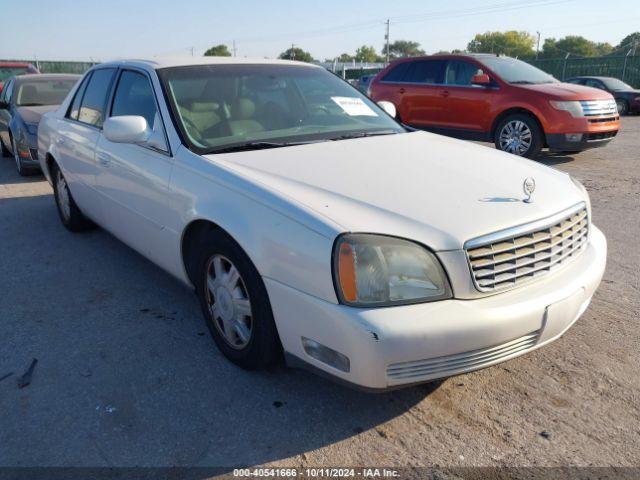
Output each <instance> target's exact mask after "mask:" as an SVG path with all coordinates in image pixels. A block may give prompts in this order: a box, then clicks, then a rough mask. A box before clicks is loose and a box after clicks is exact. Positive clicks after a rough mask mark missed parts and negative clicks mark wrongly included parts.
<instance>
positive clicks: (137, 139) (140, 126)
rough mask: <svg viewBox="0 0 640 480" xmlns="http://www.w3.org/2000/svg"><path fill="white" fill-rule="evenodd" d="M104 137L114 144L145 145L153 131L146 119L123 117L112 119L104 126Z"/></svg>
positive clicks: (136, 116) (134, 116) (132, 116)
mask: <svg viewBox="0 0 640 480" xmlns="http://www.w3.org/2000/svg"><path fill="white" fill-rule="evenodd" d="M103 131H104V136H105V137H106V138H107V140H109V141H110V142H114V143H145V142H146V141H147V140H148V139H149V137H150V136H151V130H150V129H149V125H147V121H146V120H145V118H144V117H140V116H138V115H122V116H120V117H110V118H108V119H107V120H106V121H105V122H104V125H103Z"/></svg>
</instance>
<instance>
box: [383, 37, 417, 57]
mask: <svg viewBox="0 0 640 480" xmlns="http://www.w3.org/2000/svg"><path fill="white" fill-rule="evenodd" d="M386 54H387V47H386V45H385V46H384V47H382V56H383V57H384V56H385V55H386ZM420 55H424V50H422V49H421V48H420V44H419V43H418V42H411V41H409V40H396V41H395V42H393V43H391V44H390V45H389V57H390V58H401V57H419V56H420Z"/></svg>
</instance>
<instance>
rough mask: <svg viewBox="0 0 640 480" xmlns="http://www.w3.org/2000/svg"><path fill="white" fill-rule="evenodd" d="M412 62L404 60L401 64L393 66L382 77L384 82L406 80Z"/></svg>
mask: <svg viewBox="0 0 640 480" xmlns="http://www.w3.org/2000/svg"><path fill="white" fill-rule="evenodd" d="M409 65H411V63H410V62H402V63H400V64H399V65H397V66H395V67H394V68H392V69H391V70H390V71H389V72H387V74H386V75H385V76H384V77H382V81H383V82H406V81H407V80H406V79H405V75H406V73H407V70H408V69H409Z"/></svg>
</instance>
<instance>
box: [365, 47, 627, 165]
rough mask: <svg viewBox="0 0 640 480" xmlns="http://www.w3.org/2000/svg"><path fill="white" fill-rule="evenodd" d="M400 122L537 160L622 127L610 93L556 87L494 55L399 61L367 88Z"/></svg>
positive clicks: (601, 140) (604, 139) (597, 142)
mask: <svg viewBox="0 0 640 480" xmlns="http://www.w3.org/2000/svg"><path fill="white" fill-rule="evenodd" d="M371 98H372V99H374V100H375V101H382V100H384V101H389V102H392V103H393V104H394V105H395V106H396V109H397V111H398V118H399V120H400V121H402V122H403V123H405V124H407V125H410V126H412V127H415V128H420V129H426V130H431V131H435V132H437V133H443V134H445V135H451V136H455V137H459V138H467V139H473V140H481V141H488V142H494V143H495V145H496V148H498V149H500V150H503V151H505V152H509V153H513V154H515V155H519V156H524V157H529V158H534V157H535V156H536V155H538V153H539V152H540V150H541V149H543V148H550V149H553V150H556V151H569V152H578V151H581V150H584V149H586V148H591V147H599V146H603V145H605V144H606V143H608V142H609V141H611V139H613V138H614V137H615V136H616V134H617V133H618V130H619V128H620V117H619V116H618V112H617V108H616V103H615V100H614V99H613V96H612V95H611V94H609V93H608V92H605V91H602V90H598V89H594V88H588V87H584V86H581V85H573V84H567V83H561V82H559V81H558V80H556V79H555V78H554V77H552V76H551V75H548V74H547V73H545V72H543V71H542V70H539V69H537V68H535V67H533V66H532V65H529V64H528V63H525V62H522V61H520V60H517V59H514V58H509V57H502V56H496V55H489V54H486V55H436V56H432V57H419V58H408V59H401V60H397V61H396V62H393V63H392V64H391V65H389V66H388V67H387V68H386V69H385V70H383V71H382V72H380V73H379V74H378V75H377V76H376V77H375V79H374V80H373V81H372V83H371Z"/></svg>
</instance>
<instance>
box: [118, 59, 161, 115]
mask: <svg viewBox="0 0 640 480" xmlns="http://www.w3.org/2000/svg"><path fill="white" fill-rule="evenodd" d="M157 111H158V109H157V106H156V99H155V96H154V95H153V89H152V87H151V84H150V83H149V80H148V79H147V77H146V76H144V75H143V74H141V73H137V72H132V71H130V70H125V71H123V72H122V75H120V80H119V81H118V86H117V87H116V93H115V96H114V97H113V107H112V108H111V116H112V117H118V116H121V115H139V116H141V117H144V118H145V119H146V120H147V125H149V128H153V124H154V121H155V117H156V113H157Z"/></svg>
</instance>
